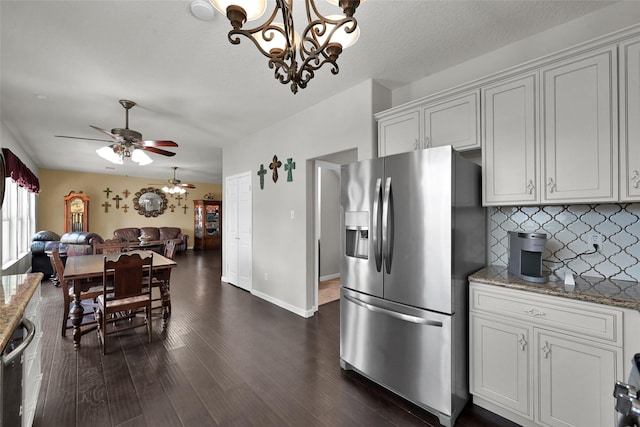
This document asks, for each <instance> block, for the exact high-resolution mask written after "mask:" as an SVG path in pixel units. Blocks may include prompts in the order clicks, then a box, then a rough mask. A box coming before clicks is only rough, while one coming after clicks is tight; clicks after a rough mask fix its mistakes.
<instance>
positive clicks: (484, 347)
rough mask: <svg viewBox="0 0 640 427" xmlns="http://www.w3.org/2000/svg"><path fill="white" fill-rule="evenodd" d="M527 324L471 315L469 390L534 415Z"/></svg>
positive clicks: (529, 339)
mask: <svg viewBox="0 0 640 427" xmlns="http://www.w3.org/2000/svg"><path fill="white" fill-rule="evenodd" d="M532 336H533V334H532V329H531V328H530V327H527V326H524V325H521V324H518V323H517V322H513V321H511V320H509V321H505V320H502V321H494V320H489V319H488V318H485V317H482V316H478V315H477V314H475V313H472V314H471V343H470V351H471V356H470V358H471V363H470V368H471V372H470V391H471V393H472V394H474V395H477V396H480V397H483V398H485V399H487V400H490V401H491V402H494V403H496V404H498V405H500V406H503V407H505V408H507V409H510V410H512V411H513V412H517V413H518V414H520V415H522V416H524V417H526V418H529V419H532V418H533V411H532V409H531V408H532V407H533V402H532V398H533V396H532V395H531V394H530V392H529V390H532V384H531V381H532V377H531V375H532V370H531V338H532Z"/></svg>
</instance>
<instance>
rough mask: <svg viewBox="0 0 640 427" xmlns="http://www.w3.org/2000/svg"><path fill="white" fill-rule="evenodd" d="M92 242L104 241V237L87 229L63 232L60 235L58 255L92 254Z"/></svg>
mask: <svg viewBox="0 0 640 427" xmlns="http://www.w3.org/2000/svg"><path fill="white" fill-rule="evenodd" d="M94 243H104V239H103V238H102V237H101V236H100V235H99V234H96V233H91V232H88V231H72V232H70V233H65V234H63V235H62V237H60V255H62V256H65V255H66V256H78V255H92V254H93V244H94Z"/></svg>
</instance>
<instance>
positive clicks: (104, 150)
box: [96, 145, 124, 165]
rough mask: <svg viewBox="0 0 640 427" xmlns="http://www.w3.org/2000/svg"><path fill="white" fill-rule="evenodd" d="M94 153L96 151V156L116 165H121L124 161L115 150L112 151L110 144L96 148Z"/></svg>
mask: <svg viewBox="0 0 640 427" xmlns="http://www.w3.org/2000/svg"><path fill="white" fill-rule="evenodd" d="M96 153H98V156H100V157H102V158H103V159H105V160H108V161H110V162H111V163H115V164H116V165H121V164H123V163H124V162H123V161H122V157H121V156H119V155H118V154H117V153H116V152H115V151H113V147H111V146H110V145H105V146H104V147H101V148H98V149H97V150H96Z"/></svg>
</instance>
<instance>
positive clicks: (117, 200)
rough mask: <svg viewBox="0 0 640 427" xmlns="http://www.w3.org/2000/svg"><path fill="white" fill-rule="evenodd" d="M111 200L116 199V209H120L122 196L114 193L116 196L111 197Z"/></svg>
mask: <svg viewBox="0 0 640 427" xmlns="http://www.w3.org/2000/svg"><path fill="white" fill-rule="evenodd" d="M111 200H115V201H116V209H120V200H124V199H123V198H122V197H120V196H119V195H118V194H116V197H114V198H112V199H111Z"/></svg>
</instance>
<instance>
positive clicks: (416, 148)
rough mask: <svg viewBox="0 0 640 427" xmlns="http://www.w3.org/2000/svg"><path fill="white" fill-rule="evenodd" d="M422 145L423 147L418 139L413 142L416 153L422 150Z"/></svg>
mask: <svg viewBox="0 0 640 427" xmlns="http://www.w3.org/2000/svg"><path fill="white" fill-rule="evenodd" d="M421 145H422V144H421V143H420V141H419V140H418V138H416V139H415V140H414V141H413V149H414V150H415V151H418V150H419V149H420V148H421V147H420V146H421Z"/></svg>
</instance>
